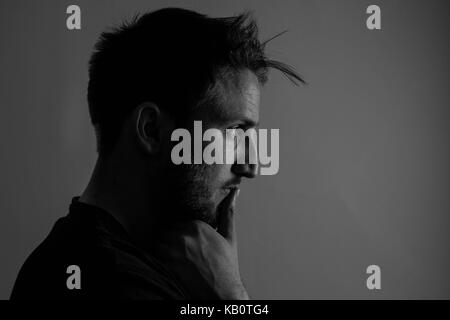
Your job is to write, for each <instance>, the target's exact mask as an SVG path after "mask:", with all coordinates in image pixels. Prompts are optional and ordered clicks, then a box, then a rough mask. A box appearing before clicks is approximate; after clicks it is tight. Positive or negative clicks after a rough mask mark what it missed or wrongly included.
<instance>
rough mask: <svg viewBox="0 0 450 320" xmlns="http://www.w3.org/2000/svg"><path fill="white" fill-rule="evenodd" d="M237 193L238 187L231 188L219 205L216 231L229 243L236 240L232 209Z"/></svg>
mask: <svg viewBox="0 0 450 320" xmlns="http://www.w3.org/2000/svg"><path fill="white" fill-rule="evenodd" d="M238 195H239V189H238V188H233V189H231V191H230V193H229V194H228V195H227V196H226V197H225V199H224V200H223V201H222V203H221V204H220V206H219V217H218V226H217V231H218V232H219V233H220V234H221V235H222V236H223V237H224V238H225V239H227V240H228V241H230V243H233V242H234V241H235V240H236V231H235V227H234V210H235V208H234V207H235V202H236V198H237V197H238Z"/></svg>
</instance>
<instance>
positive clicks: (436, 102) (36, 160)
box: [0, 0, 450, 299]
mask: <svg viewBox="0 0 450 320" xmlns="http://www.w3.org/2000/svg"><path fill="white" fill-rule="evenodd" d="M74 3H75V4H78V5H80V7H81V10H82V30H81V31H68V30H67V29H66V23H65V20H66V17H67V15H66V13H65V12H66V8H67V6H68V5H70V4H74ZM370 4H378V5H379V6H380V7H381V10H382V30H381V31H369V30H367V28H366V26H365V20H366V17H367V14H366V13H365V10H366V8H367V6H368V5H370ZM165 6H181V7H184V8H190V9H194V10H199V11H201V12H203V13H207V14H210V15H213V16H226V15H232V14H235V13H239V12H241V11H242V10H243V9H252V10H253V11H254V13H255V15H256V17H257V19H258V21H259V23H260V28H261V36H262V38H263V39H267V38H269V37H270V36H272V35H274V34H276V33H278V32H280V31H283V30H285V29H288V30H289V32H288V33H287V34H285V35H284V36H283V37H281V38H278V39H277V40H275V41H273V42H272V43H271V45H270V46H269V48H268V49H269V51H268V52H269V54H270V55H271V56H272V57H275V58H278V59H280V60H283V61H285V62H288V63H290V64H292V65H293V66H295V67H296V68H297V69H298V70H299V71H300V72H301V74H302V75H303V76H304V77H305V78H306V79H307V80H308V81H309V82H310V85H309V86H308V87H304V88H298V87H294V86H292V85H291V84H290V83H289V82H287V81H286V80H285V79H284V78H283V77H282V76H280V75H279V74H278V73H276V72H272V73H271V81H270V82H269V84H268V85H267V87H266V88H265V91H264V93H263V100H262V113H261V120H262V124H261V128H279V129H280V140H281V141H280V171H279V173H278V174H277V175H275V176H260V177H258V178H257V179H256V180H254V181H251V182H247V183H245V185H244V187H243V190H242V191H243V192H241V197H240V202H239V205H238V209H239V218H238V219H239V220H238V232H239V238H240V239H239V240H240V262H241V269H242V274H243V277H244V279H245V283H246V285H247V287H248V290H249V292H250V294H251V296H252V297H253V298H267V299H281V298H287V299H301V298H369V299H371V298H395V299H397V298H407V299H409V298H427V299H428V298H450V281H449V280H450V273H449V270H450V268H449V267H450V259H449V249H450V245H449V231H450V218H449V216H448V215H449V212H450V211H449V207H450V197H449V190H450V188H449V187H450V185H449V184H450V179H449V178H450V177H449V163H450V159H449V158H450V152H449V146H450V144H449V137H450V135H449V130H450V126H449V123H448V121H449V111H448V106H449V91H448V89H449V88H448V87H449V83H450V82H449V80H450V79H449V66H450V62H449V57H450V52H449V51H450V50H449V45H448V38H449V31H450V29H449V19H448V16H449V9H450V8H449V7H450V6H449V5H448V4H446V3H445V2H444V1H411V0H408V1H398V0H389V1H376V2H372V1H362V0H361V1H334V0H329V1H324V0H322V1H312V0H306V1H300V0H297V1H268V0H265V1H245V0H236V1H221V2H218V1H89V2H88V1H74V2H72V1H70V2H68V1H53V2H50V1H27V2H24V1H2V2H1V4H0V24H1V25H0V35H1V38H0V39H1V51H0V55H1V59H0V97H1V100H0V103H1V107H0V108H1V109H0V146H1V157H0V173H1V176H0V214H1V216H0V219H1V220H0V263H1V266H0V298H5V299H6V298H8V297H9V294H10V291H11V288H12V285H13V282H14V280H15V277H16V275H17V272H18V270H19V268H20V266H21V265H22V263H23V262H24V260H25V258H26V257H27V255H28V254H29V253H30V252H31V251H32V249H33V248H35V247H36V245H38V243H39V242H40V241H42V239H43V238H44V237H45V236H46V235H47V234H48V232H49V230H50V228H51V226H52V225H53V223H54V222H55V220H56V219H57V218H58V217H60V216H62V215H65V214H66V213H67V208H68V205H69V202H70V200H71V197H72V196H75V195H78V194H80V192H81V191H82V190H83V188H84V186H85V185H86V183H87V181H88V178H89V176H90V173H91V170H92V168H93V165H94V161H95V158H96V153H95V141H94V135H93V130H92V129H91V127H90V124H89V117H88V111H87V103H86V99H85V96H86V85H87V61H88V58H89V55H90V52H91V49H92V46H93V44H94V42H95V40H96V38H97V37H98V35H99V33H100V31H101V30H103V29H104V28H105V26H109V25H111V24H114V23H119V22H120V21H121V19H122V18H127V17H129V16H131V15H132V14H133V13H135V12H138V11H141V10H143V9H145V10H154V9H159V8H161V7H165ZM370 264H377V265H379V266H380V267H381V272H382V289H381V290H380V291H369V290H368V289H367V288H366V277H367V275H366V273H365V270H366V267H367V266H368V265H370Z"/></svg>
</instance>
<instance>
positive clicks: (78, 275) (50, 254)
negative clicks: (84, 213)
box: [11, 214, 186, 299]
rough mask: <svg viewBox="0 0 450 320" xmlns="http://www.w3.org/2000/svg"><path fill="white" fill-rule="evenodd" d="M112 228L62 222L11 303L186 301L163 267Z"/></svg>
mask: <svg viewBox="0 0 450 320" xmlns="http://www.w3.org/2000/svg"><path fill="white" fill-rule="evenodd" d="M109 223H110V221H109V222H108V221H106V222H105V221H104V219H98V217H97V218H94V217H88V218H86V217H79V216H73V215H72V216H71V215H70V214H69V215H68V216H66V217H64V218H61V219H59V220H58V221H57V222H56V223H55V225H54V227H53V228H52V230H51V232H50V233H49V235H48V236H47V238H46V239H45V240H44V241H43V242H42V243H41V244H40V245H39V246H38V247H37V248H36V249H35V250H34V251H33V252H32V253H31V254H30V256H29V257H28V259H27V260H26V262H25V263H24V265H23V266H22V269H21V270H20V272H19V275H18V277H17V280H16V283H15V286H14V289H13V293H12V296H11V298H134V299H183V298H186V296H185V295H184V293H183V290H182V289H181V288H180V286H179V285H178V284H177V282H176V280H175V279H174V278H173V277H172V276H171V274H170V272H168V271H167V270H166V268H165V267H164V265H163V264H161V263H160V262H159V261H157V260H156V259H155V258H154V257H152V256H150V255H148V254H146V253H144V252H143V251H141V250H140V249H139V248H137V247H136V246H134V245H133V244H132V243H131V242H130V241H129V240H128V239H127V238H126V236H124V235H123V234H121V231H120V230H118V229H115V228H116V227H117V226H114V224H111V225H109ZM77 281H79V283H77ZM77 284H78V285H79V288H78V287H77Z"/></svg>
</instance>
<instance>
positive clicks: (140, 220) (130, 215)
mask: <svg viewBox="0 0 450 320" xmlns="http://www.w3.org/2000/svg"><path fill="white" fill-rule="evenodd" d="M135 171H136V168H127V167H125V166H124V165H122V164H120V163H118V162H117V161H114V160H111V159H102V158H99V159H98V160H97V163H96V165H95V169H94V172H93V174H92V177H91V179H90V181H89V184H88V186H87V187H86V189H85V190H84V192H83V193H82V195H81V196H80V199H79V201H80V202H83V203H87V204H89V205H93V206H96V207H99V208H101V209H103V210H105V211H106V212H108V213H109V214H111V215H112V216H113V217H114V218H115V219H116V220H117V221H118V222H119V223H120V224H121V225H122V226H123V227H124V229H125V230H126V231H127V233H128V234H129V236H130V237H131V238H132V239H133V240H134V241H135V242H136V243H137V244H139V245H140V246H141V247H142V248H144V249H146V248H149V247H150V246H151V243H149V242H151V236H152V235H153V233H154V231H155V228H156V224H157V221H156V220H157V218H158V217H159V216H160V212H161V209H160V206H158V204H157V202H156V201H155V202H153V203H152V201H151V198H153V199H155V200H156V199H157V197H152V191H151V188H149V187H148V186H147V185H146V183H147V181H145V177H143V176H142V174H140V173H139V172H135Z"/></svg>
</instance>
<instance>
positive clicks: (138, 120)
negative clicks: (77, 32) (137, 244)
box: [88, 9, 303, 226]
mask: <svg viewBox="0 0 450 320" xmlns="http://www.w3.org/2000/svg"><path fill="white" fill-rule="evenodd" d="M257 37H258V33H257V26H256V23H255V22H254V21H253V20H252V19H251V17H250V16H249V15H248V14H243V15H239V16H236V17H229V18H209V17H207V16H205V15H201V14H198V13H195V12H192V11H188V10H183V9H162V10H158V11H155V12H151V13H148V14H145V15H142V16H140V17H136V18H134V19H133V20H132V21H131V22H129V23H125V24H123V25H122V26H121V27H119V28H117V29H115V30H112V31H110V32H105V33H103V34H102V36H101V38H100V40H99V41H98V43H97V45H96V51H95V52H94V54H93V55H92V58H91V61H90V69H89V87H88V102H89V111H90V115H91V120H92V123H93V125H94V127H95V129H96V135H97V148H98V152H99V156H100V157H101V158H108V157H114V156H115V155H117V154H121V155H122V158H123V154H124V153H125V154H126V155H127V156H128V158H129V161H128V163H127V165H129V166H133V167H134V168H139V170H141V177H142V178H143V179H145V180H146V181H147V184H145V185H147V186H150V185H153V187H152V188H150V187H149V188H148V189H149V192H150V190H152V191H153V192H154V190H155V188H154V186H155V185H158V190H159V192H158V195H155V194H153V195H151V194H149V195H148V196H149V198H151V197H152V196H158V197H159V199H164V201H166V203H167V207H168V208H169V207H170V208H172V209H173V211H174V212H178V213H180V214H181V212H182V214H181V215H182V216H183V217H184V218H188V219H190V218H196V219H201V220H204V221H206V222H208V223H209V224H211V225H213V226H215V225H216V219H217V211H218V208H219V206H220V203H221V202H222V201H223V199H224V198H225V197H226V195H227V194H228V192H229V190H230V188H231V187H233V186H236V185H238V184H239V183H240V181H241V179H242V178H244V177H245V178H252V177H254V176H255V174H256V170H257V168H256V165H254V164H249V163H246V164H238V163H233V164H212V165H207V164H192V165H188V164H181V165H175V164H173V163H172V161H171V158H170V151H171V148H172V147H173V142H171V141H170V137H171V132H172V131H173V130H174V129H175V128H180V127H182V128H186V129H188V130H189V131H190V132H193V130H194V129H193V124H194V121H202V124H203V130H206V129H208V128H216V129H219V130H221V131H222V132H223V133H224V135H225V130H226V129H230V128H242V129H248V128H252V127H255V126H256V125H257V123H258V121H259V99H260V89H261V86H262V85H263V84H264V83H265V82H266V81H267V72H268V69H269V68H275V69H278V70H280V71H282V72H283V73H284V74H285V75H286V76H288V77H289V78H290V79H291V80H298V81H300V82H303V80H302V79H301V78H300V77H299V76H298V75H297V74H296V73H295V72H294V71H292V70H291V69H290V68H289V67H288V66H287V65H285V64H283V63H280V62H276V61H273V60H269V59H268V58H267V57H266V56H265V53H264V46H265V43H261V42H260V41H259V40H258V38H257Z"/></svg>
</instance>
